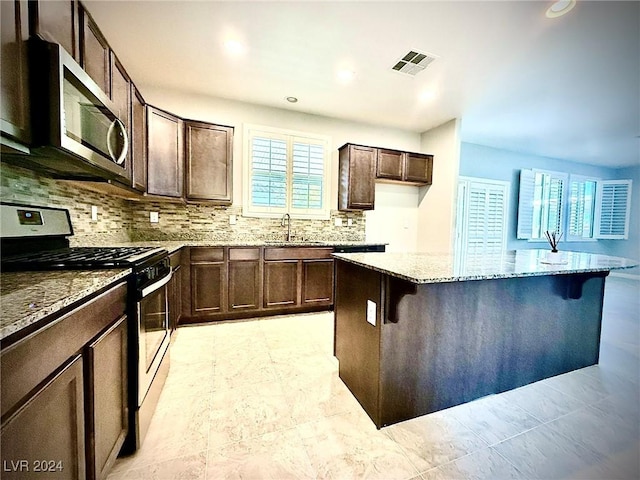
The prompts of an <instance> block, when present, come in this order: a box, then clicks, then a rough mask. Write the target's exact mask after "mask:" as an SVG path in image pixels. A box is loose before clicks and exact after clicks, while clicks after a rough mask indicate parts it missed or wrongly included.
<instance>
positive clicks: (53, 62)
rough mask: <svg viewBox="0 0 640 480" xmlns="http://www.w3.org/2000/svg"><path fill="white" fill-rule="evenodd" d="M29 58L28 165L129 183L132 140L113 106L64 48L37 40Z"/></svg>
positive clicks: (72, 176)
mask: <svg viewBox="0 0 640 480" xmlns="http://www.w3.org/2000/svg"><path fill="white" fill-rule="evenodd" d="M29 56H30V76H31V105H32V112H31V124H32V130H33V132H32V133H33V145H32V149H31V152H32V154H31V155H30V156H29V157H28V159H25V160H26V161H27V162H28V163H31V164H33V165H31V166H32V167H35V168H38V169H41V170H45V171H47V172H48V173H49V174H50V175H52V176H54V177H56V178H66V179H74V180H94V181H95V180H118V181H119V182H122V183H125V184H130V181H129V180H128V175H127V165H125V162H126V161H127V151H128V148H129V138H128V136H127V130H126V128H125V126H124V124H123V122H122V121H121V120H120V118H118V117H119V114H120V112H118V111H117V109H116V107H115V105H114V104H113V102H111V100H110V99H109V97H107V95H106V94H105V93H104V92H103V91H102V90H101V89H100V87H98V85H97V84H96V83H95V82H94V81H93V80H92V79H91V78H90V77H89V75H88V74H87V73H86V72H85V71H84V70H83V69H82V68H81V67H80V65H78V63H77V62H76V61H75V60H74V59H73V57H72V56H71V55H69V54H68V53H67V52H66V51H65V50H64V49H63V48H62V47H61V46H60V45H58V44H55V43H48V42H43V41H41V40H33V41H31V43H30V44H29ZM128 170H129V172H130V171H131V169H128Z"/></svg>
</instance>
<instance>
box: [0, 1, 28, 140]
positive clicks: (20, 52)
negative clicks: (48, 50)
mask: <svg viewBox="0 0 640 480" xmlns="http://www.w3.org/2000/svg"><path fill="white" fill-rule="evenodd" d="M0 9H1V10H0V15H1V16H0V19H1V22H2V25H0V27H1V28H2V46H1V49H2V62H0V64H1V68H2V73H1V75H0V91H1V92H2V98H1V99H0V112H1V115H0V119H1V121H0V122H1V123H0V125H1V127H2V136H3V142H2V145H3V148H2V151H3V152H5V151H11V150H12V149H16V150H18V151H21V150H22V149H21V148H17V146H12V148H11V149H8V150H5V141H4V137H5V135H6V136H8V137H10V138H12V139H13V140H16V141H18V142H20V143H22V144H23V145H28V144H29V143H30V141H31V129H30V126H29V122H30V120H29V119H30V116H29V105H30V103H29V69H28V65H29V63H28V57H27V39H28V38H29V16H28V10H27V1H26V0H20V1H10V2H7V1H2V2H0Z"/></svg>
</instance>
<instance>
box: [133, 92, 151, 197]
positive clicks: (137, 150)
mask: <svg viewBox="0 0 640 480" xmlns="http://www.w3.org/2000/svg"><path fill="white" fill-rule="evenodd" d="M129 148H130V152H131V166H132V168H133V172H132V185H131V186H132V187H133V188H135V189H136V190H139V191H140V192H146V190H147V114H146V110H145V103H144V98H142V95H140V92H139V91H138V89H137V88H136V86H135V85H134V84H133V82H132V83H131V137H130V144H129Z"/></svg>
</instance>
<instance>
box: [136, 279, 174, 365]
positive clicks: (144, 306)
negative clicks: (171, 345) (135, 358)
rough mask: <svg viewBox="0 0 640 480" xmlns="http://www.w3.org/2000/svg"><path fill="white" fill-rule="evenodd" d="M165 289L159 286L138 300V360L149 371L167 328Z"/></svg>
mask: <svg viewBox="0 0 640 480" xmlns="http://www.w3.org/2000/svg"><path fill="white" fill-rule="evenodd" d="M166 290H167V289H166V288H160V289H159V290H156V291H155V292H154V293H152V294H151V295H149V296H148V297H145V298H143V299H142V300H141V301H140V344H141V349H140V354H141V356H140V360H141V361H144V364H145V371H146V372H149V370H150V369H151V366H152V364H153V360H154V358H155V357H156V355H157V354H158V350H159V348H160V346H161V345H162V341H163V340H164V337H165V335H166V334H167V328H168V323H167V319H168V314H167V312H168V308H167V291H166Z"/></svg>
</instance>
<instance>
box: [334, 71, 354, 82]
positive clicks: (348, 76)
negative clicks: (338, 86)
mask: <svg viewBox="0 0 640 480" xmlns="http://www.w3.org/2000/svg"><path fill="white" fill-rule="evenodd" d="M355 75H356V73H355V72H354V71H353V70H347V69H343V70H338V72H337V73H336V77H337V78H338V80H339V81H340V82H341V83H349V82H350V81H351V80H353V77H355Z"/></svg>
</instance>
